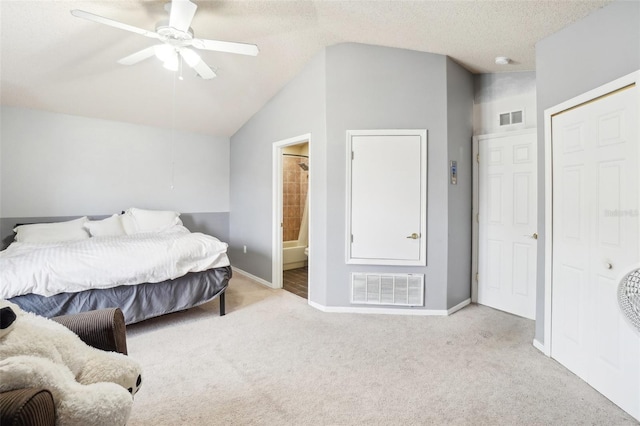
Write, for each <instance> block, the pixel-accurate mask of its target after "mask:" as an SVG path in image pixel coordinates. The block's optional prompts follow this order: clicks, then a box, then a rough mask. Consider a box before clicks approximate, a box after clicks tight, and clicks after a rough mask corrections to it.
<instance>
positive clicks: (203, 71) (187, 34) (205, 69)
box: [71, 0, 258, 80]
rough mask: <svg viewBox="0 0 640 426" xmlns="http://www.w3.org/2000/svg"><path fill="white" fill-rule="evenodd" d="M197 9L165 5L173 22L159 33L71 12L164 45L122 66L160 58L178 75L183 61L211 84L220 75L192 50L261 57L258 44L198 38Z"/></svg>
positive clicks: (185, 1) (180, 1) (181, 2)
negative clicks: (193, 22)
mask: <svg viewBox="0 0 640 426" xmlns="http://www.w3.org/2000/svg"><path fill="white" fill-rule="evenodd" d="M197 8H198V6H197V5H196V4H195V3H192V2H191V1H189V0H172V1H171V2H170V3H167V4H166V5H165V10H166V11H167V12H168V13H169V20H168V21H166V20H165V21H160V22H158V24H157V25H156V30H155V31H147V30H144V29H142V28H138V27H134V26H132V25H128V24H125V23H122V22H118V21H114V20H113V19H109V18H104V17H102V16H98V15H95V14H93V13H89V12H85V11H83V10H78V9H74V10H72V11H71V14H72V15H73V16H76V17H78V18H83V19H88V20H89V21H94V22H97V23H99V24H104V25H109V26H112V27H115V28H119V29H121V30H125V31H130V32H132V33H136V34H140V35H143V36H145V37H149V38H153V39H156V40H159V41H161V42H162V43H161V44H156V45H155V46H151V47H147V48H146V49H142V50H140V51H138V52H135V53H133V54H131V55H129V56H125V57H124V58H122V59H120V60H119V61H118V63H119V64H122V65H133V64H137V63H138V62H141V61H143V60H145V59H147V58H150V57H152V56H156V57H157V58H158V59H160V60H161V61H162V62H163V63H164V67H165V68H167V69H169V70H172V71H177V70H178V68H179V66H180V64H181V59H182V60H184V62H186V63H187V65H189V66H190V67H191V68H193V69H194V70H195V71H196V73H198V75H199V76H200V77H202V78H203V79H205V80H208V79H211V78H214V77H215V76H216V73H215V72H214V71H213V70H212V69H211V68H210V67H209V66H208V65H207V64H206V63H205V62H204V61H203V60H202V58H201V57H200V55H199V54H198V53H197V52H196V51H195V50H193V49H192V48H196V49H201V50H212V51H216V52H228V53H238V54H240V55H251V56H256V55H257V54H258V46H256V45H255V44H247V43H236V42H230V41H220V40H205V39H200V38H195V37H194V33H193V30H192V29H191V27H190V25H191V21H192V20H193V17H194V15H195V13H196V9H197Z"/></svg>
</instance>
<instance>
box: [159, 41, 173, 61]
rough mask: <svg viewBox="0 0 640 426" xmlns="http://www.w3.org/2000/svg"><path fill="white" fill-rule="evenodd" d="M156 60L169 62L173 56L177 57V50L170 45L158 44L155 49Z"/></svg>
mask: <svg viewBox="0 0 640 426" xmlns="http://www.w3.org/2000/svg"><path fill="white" fill-rule="evenodd" d="M154 50H155V52H154V53H155V55H156V58H158V59H160V60H161V61H162V62H167V61H168V60H169V58H171V56H175V49H174V48H173V47H172V46H170V45H168V44H158V45H157V46H155V48H154Z"/></svg>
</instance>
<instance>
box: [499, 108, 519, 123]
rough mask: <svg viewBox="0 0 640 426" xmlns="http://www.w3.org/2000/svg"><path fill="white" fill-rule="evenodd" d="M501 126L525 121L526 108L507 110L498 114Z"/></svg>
mask: <svg viewBox="0 0 640 426" xmlns="http://www.w3.org/2000/svg"><path fill="white" fill-rule="evenodd" d="M498 121H499V123H500V126H501V127H502V126H511V125H513V124H523V123H524V110H519V111H511V112H505V113H502V114H498Z"/></svg>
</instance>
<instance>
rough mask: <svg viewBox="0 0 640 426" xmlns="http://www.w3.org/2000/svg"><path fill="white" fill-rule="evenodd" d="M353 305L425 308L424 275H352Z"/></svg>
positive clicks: (356, 273) (355, 273)
mask: <svg viewBox="0 0 640 426" xmlns="http://www.w3.org/2000/svg"><path fill="white" fill-rule="evenodd" d="M351 303H354V304H366V305H395V306H424V275H422V274H367V273H358V272H354V273H353V274H351Z"/></svg>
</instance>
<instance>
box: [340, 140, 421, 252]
mask: <svg viewBox="0 0 640 426" xmlns="http://www.w3.org/2000/svg"><path fill="white" fill-rule="evenodd" d="M347 146H348V154H347V155H348V159H349V160H348V167H347V169H348V179H347V181H348V183H347V185H348V187H347V205H348V213H347V214H348V217H347V263H353V264H376V265H426V253H425V252H426V235H425V228H426V196H427V193H426V168H427V167H426V161H427V141H426V131H425V130H419V131H416V130H376V131H350V132H348V134H347Z"/></svg>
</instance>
